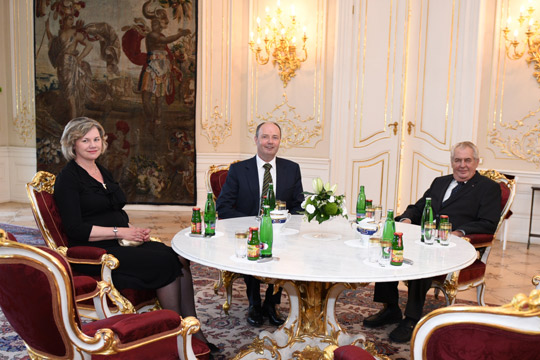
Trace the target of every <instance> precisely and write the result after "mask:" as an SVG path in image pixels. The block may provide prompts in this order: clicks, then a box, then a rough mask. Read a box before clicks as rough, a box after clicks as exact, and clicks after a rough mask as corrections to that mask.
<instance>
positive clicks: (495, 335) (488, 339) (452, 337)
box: [426, 324, 540, 360]
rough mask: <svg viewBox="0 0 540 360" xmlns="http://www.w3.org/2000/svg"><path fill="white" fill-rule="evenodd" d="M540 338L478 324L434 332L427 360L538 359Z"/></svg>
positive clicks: (462, 325) (446, 327) (449, 327)
mask: <svg viewBox="0 0 540 360" xmlns="http://www.w3.org/2000/svg"><path fill="white" fill-rule="evenodd" d="M538 344H540V335H530V334H521V333H517V332H513V331H510V330H505V329H501V328H494V327H490V326H486V325H480V324H455V325H450V326H445V327H443V328H440V329H437V330H435V331H434V332H433V334H432V335H431V338H430V339H429V340H428V343H427V345H426V359H427V360H431V359H433V360H435V359H437V360H457V359H459V360H482V359H485V360H488V359H501V360H502V359H505V360H506V359H520V360H521V359H538Z"/></svg>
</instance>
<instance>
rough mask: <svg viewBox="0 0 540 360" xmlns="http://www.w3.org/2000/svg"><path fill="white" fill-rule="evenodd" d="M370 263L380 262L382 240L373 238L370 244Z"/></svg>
mask: <svg viewBox="0 0 540 360" xmlns="http://www.w3.org/2000/svg"><path fill="white" fill-rule="evenodd" d="M368 254H369V261H370V262H372V263H374V262H378V261H379V259H380V257H381V239H379V238H376V237H372V238H370V239H369V244H368Z"/></svg>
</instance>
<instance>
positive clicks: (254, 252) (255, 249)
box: [247, 244, 261, 260]
mask: <svg viewBox="0 0 540 360" xmlns="http://www.w3.org/2000/svg"><path fill="white" fill-rule="evenodd" d="M260 254H261V248H260V246H259V245H252V244H248V246H247V257H248V259H249V260H258V259H259V256H260Z"/></svg>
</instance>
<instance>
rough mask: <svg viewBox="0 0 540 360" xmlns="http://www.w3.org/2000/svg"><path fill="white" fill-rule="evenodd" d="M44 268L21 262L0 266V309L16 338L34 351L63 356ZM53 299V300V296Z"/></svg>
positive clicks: (49, 284) (54, 306) (50, 291)
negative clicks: (19, 338)
mask: <svg viewBox="0 0 540 360" xmlns="http://www.w3.org/2000/svg"><path fill="white" fill-rule="evenodd" d="M44 271H45V270H44V269H43V268H41V269H40V268H36V267H35V266H34V265H33V264H32V263H29V262H28V261H23V262H21V263H18V264H13V263H11V264H9V263H7V264H6V263H3V264H2V265H0V277H1V278H2V281H1V284H2V285H1V286H0V306H1V307H2V311H3V312H4V315H5V317H6V318H7V320H8V321H9V323H10V324H11V326H12V327H13V329H14V330H15V331H16V332H17V334H19V336H20V337H21V338H22V339H23V340H24V341H25V342H26V343H27V344H28V345H29V346H30V347H32V348H33V349H35V350H38V351H43V352H45V353H47V354H50V355H52V356H53V357H54V356H56V357H59V358H60V357H64V356H65V355H66V352H67V349H66V347H65V345H64V341H63V340H62V334H61V332H60V331H59V330H58V327H57V323H56V319H55V314H57V313H58V310H57V309H56V308H57V307H58V304H56V303H55V302H54V301H53V296H52V293H53V292H56V291H57V289H56V287H53V289H51V286H52V285H51V283H50V282H49V278H48V276H47V274H46V273H45V272H44ZM55 298H56V297H55Z"/></svg>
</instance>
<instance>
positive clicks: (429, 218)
mask: <svg viewBox="0 0 540 360" xmlns="http://www.w3.org/2000/svg"><path fill="white" fill-rule="evenodd" d="M426 222H429V223H432V222H433V209H432V208H431V198H430V197H427V198H426V205H425V206H424V211H422V221H421V222H420V229H421V230H420V231H421V235H420V236H421V237H420V241H421V242H424V225H425V223H426Z"/></svg>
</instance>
